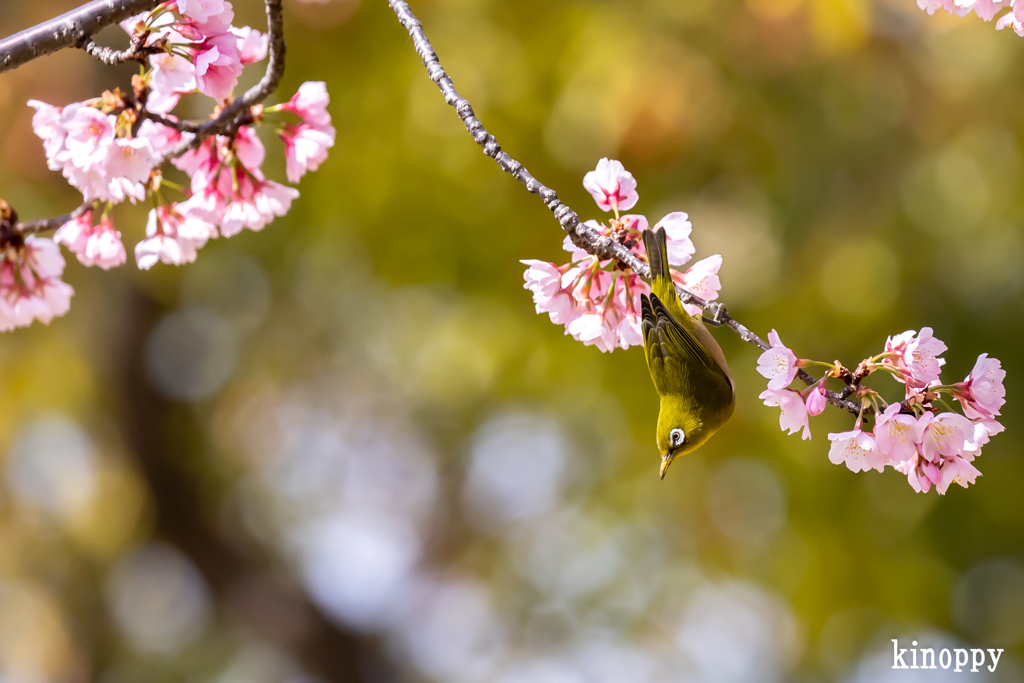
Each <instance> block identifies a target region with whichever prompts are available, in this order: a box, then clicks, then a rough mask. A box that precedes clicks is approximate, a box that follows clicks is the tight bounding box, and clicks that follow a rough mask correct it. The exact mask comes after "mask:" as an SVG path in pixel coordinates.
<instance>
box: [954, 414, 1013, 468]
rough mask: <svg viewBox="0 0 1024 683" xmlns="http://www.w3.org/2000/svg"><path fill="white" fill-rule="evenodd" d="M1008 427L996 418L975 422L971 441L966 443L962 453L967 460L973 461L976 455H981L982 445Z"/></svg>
mask: <svg viewBox="0 0 1024 683" xmlns="http://www.w3.org/2000/svg"><path fill="white" fill-rule="evenodd" d="M1005 429H1006V428H1005V427H1003V425H1002V424H1000V423H999V422H997V421H996V420H977V421H975V422H974V435H973V436H972V437H971V439H970V441H968V442H967V443H966V444H964V449H963V451H962V452H961V453H960V455H961V456H962V457H963V458H964V459H965V460H967V462H971V461H973V460H974V459H975V458H976V457H978V456H979V455H981V447H982V446H984V445H985V444H987V443H988V442H989V439H990V438H992V436H993V435H994V434H999V433H1000V432H1002V431H1004V430H1005Z"/></svg>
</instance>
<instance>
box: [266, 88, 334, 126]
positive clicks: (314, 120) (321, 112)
mask: <svg viewBox="0 0 1024 683" xmlns="http://www.w3.org/2000/svg"><path fill="white" fill-rule="evenodd" d="M330 103H331V98H330V96H329V95H328V94H327V85H326V84H325V83H324V82H323V81H306V82H305V83H303V84H302V85H300V86H299V89H298V91H297V92H296V93H295V94H294V95H293V96H292V98H291V100H289V101H288V102H285V103H284V104H281V105H278V109H279V110H280V111H287V112H291V113H293V114H298V115H299V116H300V117H301V118H302V120H303V122H305V123H308V124H310V125H313V126H329V125H331V115H330V114H329V113H328V112H327V105H328V104H330Z"/></svg>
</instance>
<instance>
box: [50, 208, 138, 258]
mask: <svg viewBox="0 0 1024 683" xmlns="http://www.w3.org/2000/svg"><path fill="white" fill-rule="evenodd" d="M53 241H54V242H56V243H57V244H63V245H64V246H65V247H67V248H68V250H69V251H71V253H73V254H74V255H75V256H77V257H78V261H79V262H80V263H81V264H82V265H85V266H99V267H100V268H102V269H103V270H109V269H111V268H116V267H117V266H121V265H124V262H125V261H126V260H127V255H126V253H125V249H124V243H123V242H121V233H120V232H118V231H117V230H116V229H115V228H114V224H113V223H112V222H111V220H110V217H109V216H106V215H104V216H102V217H101V218H100V222H99V223H98V224H97V225H95V226H94V225H93V224H92V212H91V211H88V212H86V213H85V214H83V215H81V216H79V217H78V218H74V219H72V220H70V221H68V222H67V223H65V224H64V225H62V226H61V227H60V228H58V229H57V232H55V233H54V234H53Z"/></svg>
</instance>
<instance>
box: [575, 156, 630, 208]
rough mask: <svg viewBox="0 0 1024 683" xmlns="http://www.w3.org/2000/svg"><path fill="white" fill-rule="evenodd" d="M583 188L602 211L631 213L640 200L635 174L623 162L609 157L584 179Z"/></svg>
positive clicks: (598, 163)
mask: <svg viewBox="0 0 1024 683" xmlns="http://www.w3.org/2000/svg"><path fill="white" fill-rule="evenodd" d="M583 187H584V188H585V189H586V190H587V192H589V193H590V195H591V196H592V197H593V198H594V201H595V202H597V205H598V206H599V207H600V208H601V210H602V211H615V212H619V211H629V210H630V209H632V208H633V207H634V206H636V203H637V201H638V200H639V199H640V195H638V194H637V192H636V180H634V179H633V174H632V173H630V172H629V171H627V170H626V169H625V168H624V167H623V165H622V163H621V162H619V161H615V160H614V159H608V158H607V157H605V158H602V159H601V160H600V161H598V162H597V168H595V169H594V170H593V171H590V172H589V173H587V174H586V175H585V176H584V177H583Z"/></svg>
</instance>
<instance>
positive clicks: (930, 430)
mask: <svg viewBox="0 0 1024 683" xmlns="http://www.w3.org/2000/svg"><path fill="white" fill-rule="evenodd" d="M915 430H916V432H917V441H918V443H920V444H921V455H922V456H924V458H925V459H926V460H929V461H931V462H937V461H938V456H940V455H950V456H952V455H960V453H961V452H962V451H963V450H964V448H965V445H966V444H968V443H969V442H971V440H972V439H973V438H974V425H972V424H971V421H970V420H968V419H967V418H966V417H964V416H963V415H960V414H958V413H941V414H940V415H938V416H936V415H935V414H934V413H931V412H927V413H925V414H924V415H922V416H921V417H920V418H919V419H918V420H917V425H916V426H915ZM936 483H937V482H936Z"/></svg>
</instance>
